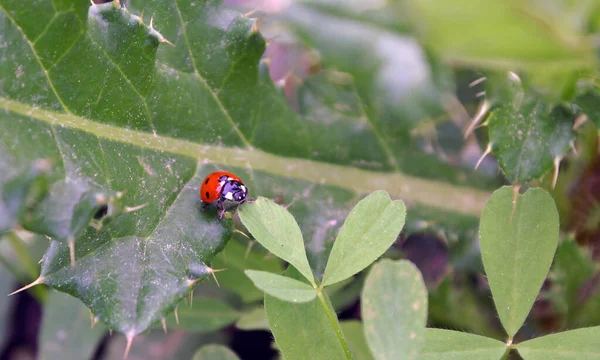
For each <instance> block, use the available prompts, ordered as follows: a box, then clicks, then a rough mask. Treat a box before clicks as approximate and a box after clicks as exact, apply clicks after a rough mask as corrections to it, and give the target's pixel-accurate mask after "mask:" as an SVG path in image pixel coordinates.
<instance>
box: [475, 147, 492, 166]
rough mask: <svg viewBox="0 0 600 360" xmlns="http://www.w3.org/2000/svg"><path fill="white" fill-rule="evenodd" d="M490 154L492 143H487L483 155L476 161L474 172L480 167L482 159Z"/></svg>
mask: <svg viewBox="0 0 600 360" xmlns="http://www.w3.org/2000/svg"><path fill="white" fill-rule="evenodd" d="M491 152H492V143H489V144H488V146H487V147H486V148H485V151H484V152H483V154H481V157H480V158H479V160H477V164H475V170H477V168H478V167H479V165H481V162H482V161H483V159H485V157H486V156H488V155H489V154H490V153H491Z"/></svg>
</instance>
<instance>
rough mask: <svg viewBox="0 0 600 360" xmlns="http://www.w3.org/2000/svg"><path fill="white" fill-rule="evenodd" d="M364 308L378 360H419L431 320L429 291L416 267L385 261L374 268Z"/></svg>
mask: <svg viewBox="0 0 600 360" xmlns="http://www.w3.org/2000/svg"><path fill="white" fill-rule="evenodd" d="M361 306H362V314H363V322H364V326H365V337H366V339H367V343H368V344H369V347H370V349H371V353H372V354H373V355H374V356H375V358H376V359H418V356H419V354H420V352H421V347H422V346H423V337H424V332H425V321H426V320H427V289H426V288H425V283H424V282H423V278H422V277H421V273H420V272H419V270H418V269H417V268H416V267H415V266H414V265H413V264H411V263H410V262H408V261H406V260H401V261H397V262H396V261H392V260H389V259H383V260H381V261H379V262H378V263H377V264H375V265H373V267H372V268H371V271H370V272H369V275H368V276H367V279H366V280H365V287H364V289H363V293H362V297H361ZM390 314H394V316H390Z"/></svg>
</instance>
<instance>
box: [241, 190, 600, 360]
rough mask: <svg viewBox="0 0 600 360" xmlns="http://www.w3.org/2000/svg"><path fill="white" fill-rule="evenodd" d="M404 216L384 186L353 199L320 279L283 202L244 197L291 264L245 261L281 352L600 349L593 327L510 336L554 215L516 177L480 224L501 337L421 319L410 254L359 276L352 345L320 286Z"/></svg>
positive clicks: (421, 291) (254, 222) (370, 256)
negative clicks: (429, 325) (271, 268)
mask: <svg viewBox="0 0 600 360" xmlns="http://www.w3.org/2000/svg"><path fill="white" fill-rule="evenodd" d="M404 216H405V210H404V205H403V203H402V202H401V201H391V200H390V199H389V197H388V195H387V194H386V193H385V192H381V191H378V192H374V193H372V194H371V195H369V196H367V197H366V198H364V199H363V200H361V201H360V202H359V203H358V204H357V205H356V207H355V208H354V209H353V210H352V212H351V213H350V215H349V217H348V218H347V219H346V222H345V223H344V226H343V227H342V229H341V231H340V234H339V235H338V237H337V239H336V241H335V243H334V246H333V249H332V251H331V255H330V258H329V261H328V263H327V267H326V270H325V274H324V276H323V281H322V282H319V281H318V280H317V279H315V278H314V276H313V274H312V271H311V269H310V267H308V260H307V259H306V255H305V252H304V246H303V244H304V243H303V241H302V237H301V236H302V235H301V233H300V230H299V228H298V226H297V224H296V223H295V221H294V219H293V217H292V216H291V215H290V214H289V213H288V212H287V211H286V210H285V209H284V208H283V207H281V206H279V205H277V204H275V203H273V202H272V201H270V200H268V199H265V198H259V199H258V200H257V201H256V202H254V203H251V204H248V205H246V206H244V207H243V209H242V210H241V211H240V218H241V220H242V222H243V223H244V225H245V226H246V227H247V228H248V230H249V231H250V232H251V233H252V235H253V236H254V238H255V239H256V240H257V241H258V242H259V243H260V244H262V245H263V246H264V247H265V248H267V249H268V250H269V251H271V252H272V253H273V254H276V255H277V256H279V257H281V258H282V259H284V260H286V261H287V262H288V263H289V264H290V265H291V266H290V267H289V268H288V269H287V270H286V271H285V273H284V274H283V275H278V274H273V273H269V272H263V271H253V270H247V271H246V274H247V275H248V277H250V278H251V279H252V281H253V282H254V284H255V285H256V286H257V287H258V288H259V289H261V290H263V291H264V292H265V310H266V314H267V318H268V320H269V325H270V329H271V331H272V332H273V334H274V336H275V340H276V342H277V345H278V347H279V349H280V350H281V352H282V354H283V355H284V356H285V357H286V359H307V358H323V356H324V357H326V358H328V359H338V358H339V359H341V358H346V359H351V358H355V359H368V358H370V356H371V354H372V356H373V357H374V358H375V359H427V360H429V359H431V360H434V359H439V360H446V359H448V360H450V359H457V358H460V359H467V360H468V359H503V358H506V357H507V356H508V354H509V353H510V352H511V351H512V350H515V351H518V352H519V354H521V356H522V357H523V358H524V359H526V360H527V359H534V360H535V359H556V360H560V359H584V358H586V359H590V358H592V357H593V358H597V357H599V356H600V347H599V346H598V345H597V343H596V342H595V341H594V339H596V338H597V337H598V336H600V327H591V328H585V329H577V330H571V331H566V332H562V333H558V334H553V335H547V336H542V337H539V338H535V339H532V340H528V341H524V342H522V343H518V344H517V343H513V338H514V336H515V335H516V334H517V332H518V331H519V329H520V328H521V326H522V325H523V323H524V322H525V320H526V318H527V315H528V314H529V311H530V309H531V307H532V305H533V303H534V301H535V299H536V298H537V295H538V292H539V291H540V288H541V287H542V284H543V282H544V280H545V279H546V276H547V274H548V271H549V269H550V265H551V263H552V259H553V256H554V253H555V251H556V247H557V244H558V232H559V229H558V224H559V221H558V212H557V210H556V205H555V204H554V200H553V199H552V197H551V196H550V195H549V194H548V193H547V192H546V191H544V190H542V189H539V188H532V189H529V190H527V191H526V192H525V193H524V194H522V195H519V194H518V187H509V186H505V187H502V188H501V189H499V190H497V191H496V192H494V194H493V195H492V197H491V198H490V200H489V201H488V203H487V204H486V207H485V209H484V212H483V215H482V217H481V225H480V238H481V253H482V257H483V264H484V267H485V270H486V275H487V278H488V281H489V284H490V288H491V291H492V297H493V300H494V303H495V304H496V309H497V311H498V315H499V316H500V320H501V322H502V325H503V326H504V329H505V330H506V333H507V338H506V341H505V342H501V341H498V340H495V339H491V338H487V337H483V336H479V335H474V334H469V333H465V332H458V331H451V330H442V329H426V328H425V322H426V317H427V290H426V289H425V285H424V283H423V279H422V277H421V274H420V272H419V271H418V270H417V269H416V268H415V267H414V266H413V265H412V264H411V263H410V262H407V261H404V260H402V261H399V262H395V261H391V260H389V259H384V260H381V261H380V262H378V263H376V264H375V265H374V266H373V267H372V269H371V270H370V272H369V275H368V276H367V278H366V281H365V284H364V289H363V291H362V297H361V305H362V317H363V324H362V326H361V325H360V324H355V326H358V327H364V330H363V331H364V334H359V335H357V336H361V337H362V336H364V339H365V340H366V344H368V349H370V354H369V353H361V352H360V351H358V350H356V351H355V352H353V351H351V350H350V349H351V347H350V346H349V344H348V340H347V338H346V337H345V336H344V333H343V331H342V327H341V326H340V323H339V321H338V319H337V316H336V315H335V312H334V311H333V308H332V306H331V303H330V301H329V299H328V297H327V293H326V292H325V291H324V290H326V289H327V287H328V286H330V285H333V284H335V283H337V282H340V281H344V280H346V279H347V278H348V277H350V276H353V275H355V274H356V273H358V272H359V271H361V270H363V269H364V268H366V267H367V266H369V265H370V264H371V263H373V262H374V261H375V260H376V259H377V258H378V257H379V256H381V255H382V254H383V253H384V252H385V250H386V249H387V248H388V247H389V246H390V245H391V243H392V242H393V241H394V240H395V238H396V236H397V235H398V233H399V232H400V230H401V229H402V227H403V225H404ZM331 279H333V280H331ZM316 298H318V299H316ZM327 321H329V324H327ZM354 334H355V333H354ZM355 342H356V341H355ZM360 342H361V341H358V342H357V343H360ZM362 342H363V343H364V342H365V341H362ZM363 350H364V349H363ZM590 356H591V357H590Z"/></svg>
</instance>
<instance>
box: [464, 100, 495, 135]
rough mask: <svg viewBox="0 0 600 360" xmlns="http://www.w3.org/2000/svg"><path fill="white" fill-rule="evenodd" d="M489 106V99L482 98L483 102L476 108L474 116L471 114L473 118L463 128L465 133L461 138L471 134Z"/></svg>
mask: <svg viewBox="0 0 600 360" xmlns="http://www.w3.org/2000/svg"><path fill="white" fill-rule="evenodd" d="M491 106H492V104H491V103H490V102H489V101H487V100H483V102H482V103H481V104H480V105H479V108H478V109H477V112H476V113H475V116H473V119H472V120H471V122H470V123H469V126H467V128H466V129H465V134H464V136H463V138H465V139H466V138H468V137H469V135H471V134H472V133H473V131H474V130H475V128H476V127H477V125H478V124H479V123H480V122H481V120H482V119H483V118H484V117H485V115H486V114H487V113H488V111H489V110H490V108H491Z"/></svg>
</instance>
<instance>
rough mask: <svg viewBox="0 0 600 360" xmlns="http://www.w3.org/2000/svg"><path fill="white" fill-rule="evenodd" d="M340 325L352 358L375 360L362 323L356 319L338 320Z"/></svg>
mask: <svg viewBox="0 0 600 360" xmlns="http://www.w3.org/2000/svg"><path fill="white" fill-rule="evenodd" d="M340 327H341V328H342V331H343V332H344V337H345V338H346V342H348V348H350V353H351V354H352V359H353V360H375V358H374V357H373V355H371V352H370V350H369V346H368V345H367V340H366V339H365V332H364V329H363V325H362V323H361V322H360V321H357V320H347V321H342V322H340Z"/></svg>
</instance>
